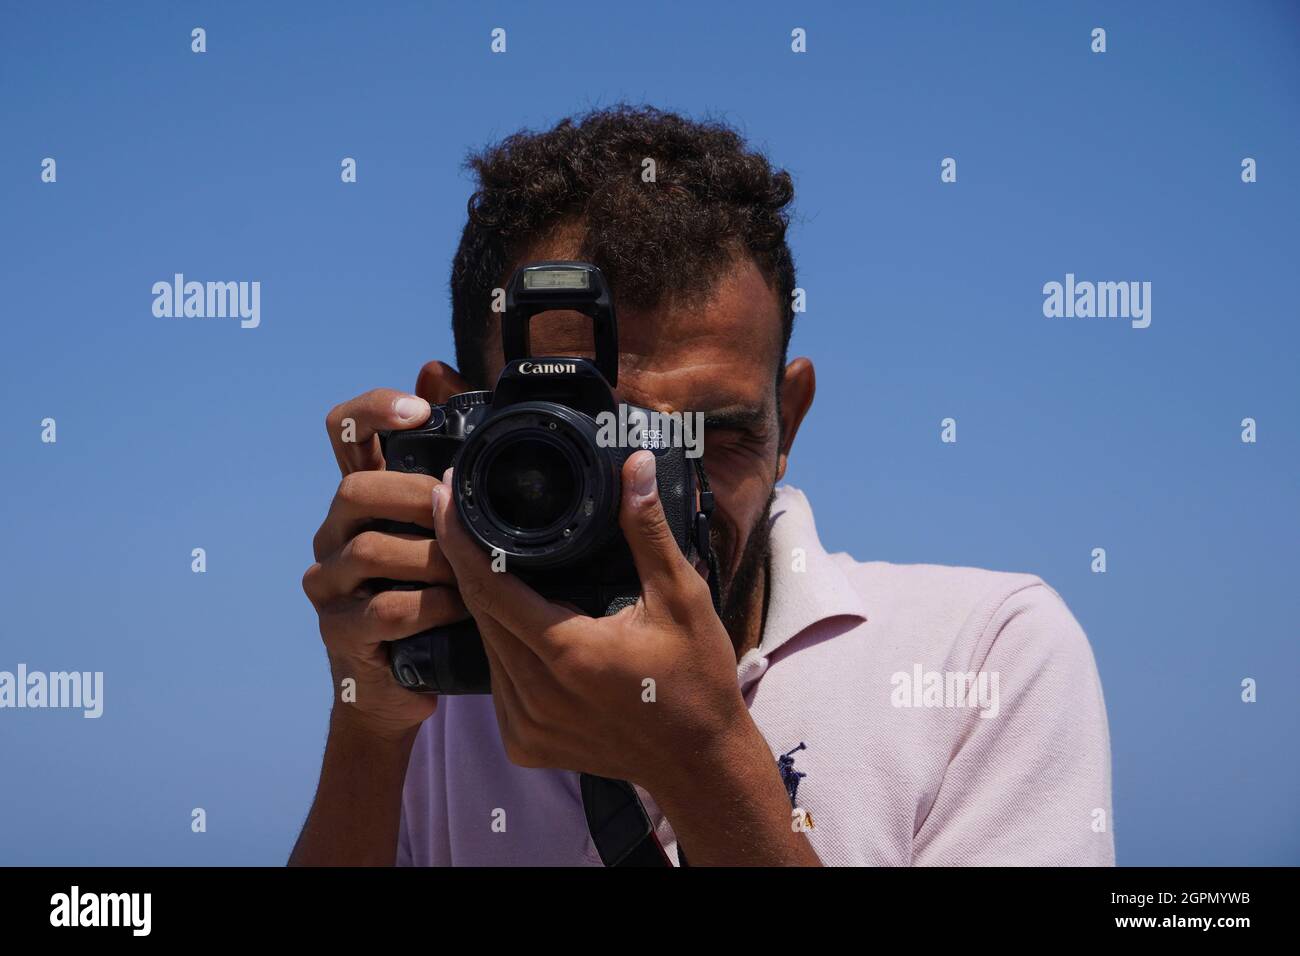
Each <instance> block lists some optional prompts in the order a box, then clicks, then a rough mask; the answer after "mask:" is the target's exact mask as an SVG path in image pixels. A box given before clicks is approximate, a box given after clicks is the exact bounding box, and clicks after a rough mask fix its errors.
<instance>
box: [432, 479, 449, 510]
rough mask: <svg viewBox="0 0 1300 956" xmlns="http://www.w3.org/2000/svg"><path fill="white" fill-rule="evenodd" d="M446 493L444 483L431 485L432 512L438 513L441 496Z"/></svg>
mask: <svg viewBox="0 0 1300 956" xmlns="http://www.w3.org/2000/svg"><path fill="white" fill-rule="evenodd" d="M446 493H447V486H446V485H434V486H433V513H434V514H435V515H436V514H437V513H438V505H439V504H441V502H442V496H443V495H444V494H446Z"/></svg>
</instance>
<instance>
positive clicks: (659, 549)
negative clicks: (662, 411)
mask: <svg viewBox="0 0 1300 956" xmlns="http://www.w3.org/2000/svg"><path fill="white" fill-rule="evenodd" d="M619 526H620V527H621V528H622V529H623V536H624V537H625V538H626V539H627V543H628V547H629V548H630V549H631V551H632V560H633V561H634V562H635V563H636V572H637V576H638V577H640V579H641V590H642V592H644V593H645V594H651V593H654V594H657V595H659V596H661V597H668V596H672V595H678V596H680V595H684V594H686V593H689V592H688V589H689V588H690V587H692V582H694V584H695V585H698V584H699V582H700V576H699V575H698V574H697V573H696V572H695V569H694V568H693V567H691V564H690V562H689V561H687V560H686V555H684V554H682V549H681V548H680V547H679V546H678V544H677V539H676V538H674V537H673V533H672V531H671V529H669V527H668V520H667V519H666V518H665V517H664V506H663V502H662V501H660V500H659V486H658V484H657V483H656V480H655V456H654V455H653V454H651V453H650V452H648V451H638V452H636V453H634V454H633V455H631V456H629V457H628V459H627V461H626V462H624V463H623V501H622V507H621V508H620V510H619Z"/></svg>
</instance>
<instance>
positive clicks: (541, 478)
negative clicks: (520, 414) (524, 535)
mask: <svg viewBox="0 0 1300 956" xmlns="http://www.w3.org/2000/svg"><path fill="white" fill-rule="evenodd" d="M483 477H484V491H485V493H486V495H487V504H488V507H489V508H491V509H492V511H493V512H494V513H495V514H496V515H497V516H498V517H499V518H500V519H501V520H502V521H504V522H506V523H507V524H510V525H512V526H513V527H515V528H518V529H519V530H520V531H524V532H529V533H532V532H538V531H544V530H545V529H547V528H549V527H551V526H552V525H554V524H557V523H558V522H560V521H562V520H563V519H564V518H565V517H566V516H567V515H568V514H569V512H570V511H572V510H573V509H574V507H575V506H576V504H577V495H578V476H577V475H576V474H575V473H574V470H573V465H572V464H571V463H570V461H569V458H568V457H567V456H566V455H565V454H564V452H563V451H562V450H561V449H560V448H559V447H558V446H557V445H555V444H554V443H552V442H550V441H546V440H542V439H538V438H531V437H520V438H516V439H515V440H514V441H512V442H510V443H508V444H507V445H506V446H505V447H504V448H501V449H500V450H499V451H497V452H496V454H494V455H493V456H492V460H491V461H490V462H488V463H487V464H486V466H485V467H484V476H483Z"/></svg>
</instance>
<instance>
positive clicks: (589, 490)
mask: <svg viewBox="0 0 1300 956" xmlns="http://www.w3.org/2000/svg"><path fill="white" fill-rule="evenodd" d="M597 431H598V429H597V425H596V422H595V421H594V420H593V419H592V418H590V417H589V416H587V415H584V414H583V413H581V412H578V411H575V410H574V409H572V408H569V407H568V406H565V405H560V404H557V403H555V402H543V401H533V402H520V403H519V404H516V405H511V406H509V407H508V408H507V409H505V410H503V411H502V412H500V413H498V414H496V415H493V416H492V417H490V418H488V419H487V420H486V421H484V422H483V423H482V424H481V425H480V426H479V427H478V428H477V429H475V430H474V431H473V432H472V433H471V434H470V435H469V436H468V437H467V438H466V441H465V446H464V447H463V448H462V449H461V452H460V457H459V460H458V463H457V467H456V486H455V488H454V489H453V498H454V499H455V502H456V507H457V510H458V511H459V513H460V517H461V521H462V522H463V523H464V525H465V527H466V528H467V529H469V532H470V534H471V535H473V537H475V538H476V539H477V540H478V542H479V543H480V544H481V545H482V546H483V547H484V548H485V549H486V550H487V551H489V552H493V553H496V552H500V553H503V554H505V555H506V559H507V563H508V565H509V564H512V565H514V566H516V567H520V568H558V567H563V566H565V565H568V564H572V563H575V562H577V561H581V560H582V559H583V558H584V557H586V556H588V555H590V554H591V552H592V551H594V550H595V549H596V548H598V547H600V546H601V545H602V544H604V543H605V541H607V540H608V539H609V538H610V536H611V535H612V533H613V531H614V529H616V528H617V510H618V500H619V490H620V489H619V462H618V461H616V460H615V456H614V455H613V454H612V452H611V450H610V449H606V448H601V447H600V446H599V445H598V444H597V441H596V435H597Z"/></svg>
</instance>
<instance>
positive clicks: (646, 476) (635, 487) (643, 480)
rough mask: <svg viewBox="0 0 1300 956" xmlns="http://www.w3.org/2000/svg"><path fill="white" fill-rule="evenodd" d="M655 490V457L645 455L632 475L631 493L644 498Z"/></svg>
mask: <svg viewBox="0 0 1300 956" xmlns="http://www.w3.org/2000/svg"><path fill="white" fill-rule="evenodd" d="M654 490H655V456H654V455H651V454H648V453H647V454H646V456H645V458H643V459H642V460H641V464H639V465H637V466H636V471H635V472H634V473H633V475H632V493H633V494H635V495H636V496H637V497H638V498H645V497H648V496H649V495H651V494H652V493H653V492H654Z"/></svg>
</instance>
